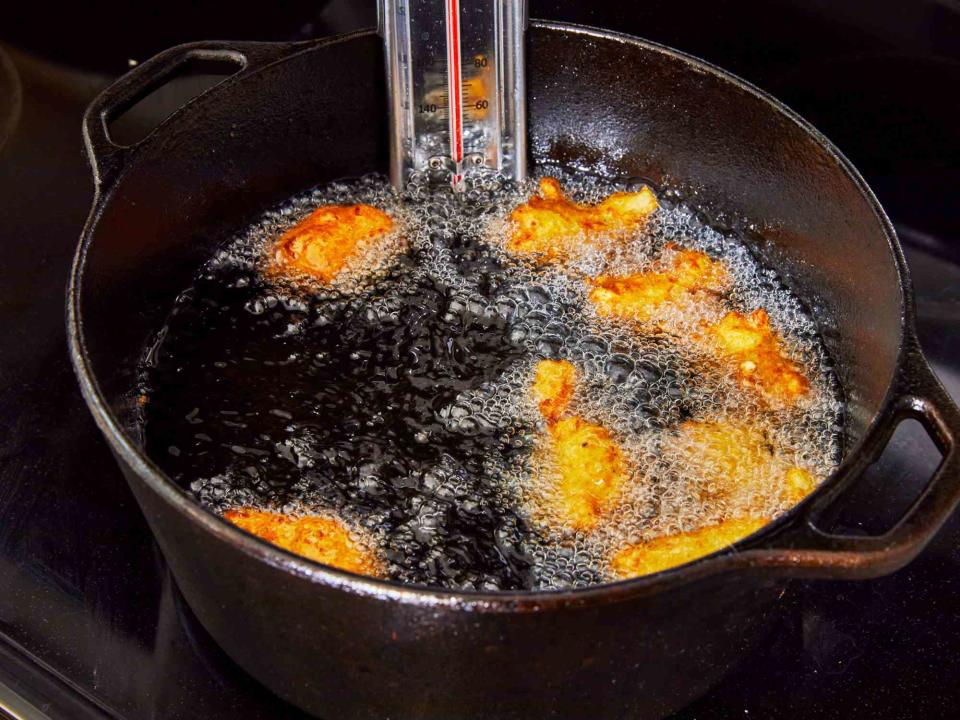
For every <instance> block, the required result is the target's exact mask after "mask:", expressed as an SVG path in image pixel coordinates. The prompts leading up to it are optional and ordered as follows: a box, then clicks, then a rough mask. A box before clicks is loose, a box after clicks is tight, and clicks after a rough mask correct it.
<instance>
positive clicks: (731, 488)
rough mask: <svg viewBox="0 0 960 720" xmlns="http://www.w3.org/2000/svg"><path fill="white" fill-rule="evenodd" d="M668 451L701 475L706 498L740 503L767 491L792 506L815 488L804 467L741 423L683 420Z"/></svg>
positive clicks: (756, 431) (742, 503)
mask: <svg viewBox="0 0 960 720" xmlns="http://www.w3.org/2000/svg"><path fill="white" fill-rule="evenodd" d="M668 452H670V453H671V454H673V455H675V456H676V459H677V460H678V461H679V462H680V463H682V464H683V465H685V466H687V467H692V468H694V469H695V470H696V471H697V472H699V473H700V474H702V476H703V479H704V481H705V488H706V489H705V492H704V494H705V495H706V496H708V497H713V498H722V499H724V500H727V501H729V502H731V503H734V504H737V505H740V506H749V505H750V504H751V501H752V500H753V498H755V497H756V496H762V495H765V494H768V493H769V492H770V491H772V492H773V493H774V495H775V497H776V498H777V500H778V501H779V502H780V503H781V504H783V505H785V506H792V505H796V504H797V503H798V502H800V501H801V500H803V498H805V497H806V496H807V495H809V494H810V493H811V492H812V491H813V489H814V487H815V486H816V481H815V480H814V477H813V475H811V474H810V472H809V471H807V470H805V469H804V468H801V467H798V466H796V465H793V464H791V463H790V462H788V461H787V460H786V459H785V458H784V457H782V456H781V455H780V454H778V453H777V452H776V449H775V448H774V447H773V446H772V445H771V444H770V443H769V442H768V441H767V439H766V438H765V436H764V434H763V432H762V431H760V430H758V429H756V428H753V427H749V426H746V425H741V424H736V423H732V422H700V421H695V420H689V421H687V422H685V423H683V425H681V426H680V431H679V434H678V436H677V438H676V439H675V441H674V442H673V443H672V444H671V445H670V446H669V448H668Z"/></svg>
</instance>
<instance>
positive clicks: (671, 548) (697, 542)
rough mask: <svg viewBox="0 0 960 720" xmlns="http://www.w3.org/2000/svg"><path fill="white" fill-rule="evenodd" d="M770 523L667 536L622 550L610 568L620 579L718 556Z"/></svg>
mask: <svg viewBox="0 0 960 720" xmlns="http://www.w3.org/2000/svg"><path fill="white" fill-rule="evenodd" d="M768 522H770V520H769V519H768V518H732V519H730V520H724V521H723V522H721V523H719V524H717V525H710V526H707V527H702V528H699V529H697V530H693V531H691V532H685V533H678V534H676V535H664V536H662V537H658V538H654V539H653V540H651V541H649V542H645V543H640V544H637V545H630V546H628V547H625V548H623V549H622V550H620V551H619V552H617V553H616V554H615V555H614V556H613V558H612V559H611V560H610V568H611V569H612V570H613V572H614V574H615V575H616V576H617V577H620V578H631V577H639V576H640V575H650V574H652V573H655V572H660V571H661V570H666V569H667V568H671V567H676V566H677V565H684V564H686V563H688V562H692V561H693V560H696V559H697V558H701V557H703V556H705V555H710V554H711V553H715V552H716V551H717V550H720V549H722V548H724V547H726V546H727V545H732V544H733V543H735V542H737V541H738V540H741V539H743V538H745V537H747V536H748V535H752V534H753V533H755V532H756V531H757V530H759V529H760V528H762V527H763V526H764V525H766V524H767V523H768Z"/></svg>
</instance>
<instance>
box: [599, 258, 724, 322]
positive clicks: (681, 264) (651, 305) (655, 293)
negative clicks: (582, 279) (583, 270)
mask: <svg viewBox="0 0 960 720" xmlns="http://www.w3.org/2000/svg"><path fill="white" fill-rule="evenodd" d="M728 283H729V277H728V275H727V271H726V268H725V267H724V266H723V264H722V263H720V262H717V261H716V260H712V259H710V257H709V256H708V255H706V254H705V253H702V252H698V251H696V250H680V251H679V252H678V253H677V254H676V256H675V257H674V259H673V263H672V265H671V266H670V267H669V268H668V269H666V270H662V271H650V272H642V273H635V274H633V275H601V276H600V277H598V278H596V279H594V280H593V281H592V284H593V289H592V290H591V291H590V301H591V302H592V303H593V304H594V306H595V307H596V308H597V312H598V313H599V314H600V315H606V316H610V317H617V318H621V319H625V320H635V321H637V322H649V321H651V320H652V319H654V317H655V314H656V310H657V308H659V307H661V306H663V305H664V304H666V303H671V304H679V303H683V302H685V301H687V300H691V299H693V298H694V297H696V296H698V295H705V294H706V295H717V294H719V293H720V292H722V291H723V290H724V289H725V287H726V285H727V284H728Z"/></svg>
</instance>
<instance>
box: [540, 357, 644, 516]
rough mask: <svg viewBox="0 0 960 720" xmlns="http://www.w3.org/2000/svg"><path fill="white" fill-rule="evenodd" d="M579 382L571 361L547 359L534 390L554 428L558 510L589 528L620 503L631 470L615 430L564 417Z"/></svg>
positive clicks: (551, 446) (549, 449) (552, 462)
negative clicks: (612, 432)
mask: <svg viewBox="0 0 960 720" xmlns="http://www.w3.org/2000/svg"><path fill="white" fill-rule="evenodd" d="M575 383H576V369H575V368H574V366H573V365H571V364H570V363H569V362H567V361H566V360H541V361H540V362H539V363H538V364H537V367H536V370H535V373H534V382H533V388H532V390H533V395H534V397H535V399H536V400H537V401H538V403H539V406H540V412H541V413H542V414H543V417H544V419H545V420H546V421H547V424H548V433H549V438H548V439H549V441H548V443H547V445H546V453H547V459H546V461H547V463H548V465H549V466H550V467H551V468H552V469H553V470H554V471H555V472H556V473H557V475H558V480H557V484H556V486H555V487H554V488H553V493H552V497H551V500H550V502H551V504H552V505H553V510H554V512H556V514H557V515H559V516H560V517H561V518H563V522H564V524H566V525H567V526H569V527H571V528H573V529H575V530H589V529H590V528H592V527H593V526H594V525H596V523H597V522H598V521H599V520H600V518H601V517H602V516H603V515H604V513H606V512H607V511H608V510H609V509H610V508H611V507H612V506H613V505H614V504H615V502H616V500H617V498H618V497H619V494H620V490H621V488H622V486H623V484H624V483H625V482H626V480H627V478H628V477H629V469H628V467H627V461H626V457H625V456H624V454H623V451H622V450H621V449H620V446H619V444H617V441H616V440H615V439H614V438H613V435H612V434H611V433H610V431H609V430H607V429H606V428H604V427H602V426H600V425H595V424H593V423H590V422H587V421H586V420H584V419H583V418H581V417H577V416H575V415H574V416H571V417H566V418H561V416H562V415H563V414H564V413H565V412H566V411H567V409H568V407H569V405H570V399H571V397H572V396H573V390H574V386H575Z"/></svg>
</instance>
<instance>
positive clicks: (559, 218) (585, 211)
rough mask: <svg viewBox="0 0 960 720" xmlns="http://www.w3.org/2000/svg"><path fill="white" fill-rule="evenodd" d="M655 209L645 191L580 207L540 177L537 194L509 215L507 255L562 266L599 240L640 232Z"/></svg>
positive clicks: (555, 182) (550, 180) (650, 194)
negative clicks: (635, 231) (621, 233)
mask: <svg viewBox="0 0 960 720" xmlns="http://www.w3.org/2000/svg"><path fill="white" fill-rule="evenodd" d="M656 209H657V198H656V196H655V195H654V194H653V192H652V191H651V190H650V188H648V187H646V186H644V187H643V188H642V189H641V190H640V191H639V192H616V193H613V194H612V195H610V196H609V197H607V198H606V199H605V200H603V202H601V203H599V204H597V205H583V204H580V203H577V202H574V201H573V200H571V199H570V198H568V197H567V196H566V195H564V194H563V189H562V188H561V186H560V182H559V181H558V180H557V179H556V178H552V177H545V178H542V179H541V180H540V187H539V194H538V195H534V196H533V197H531V198H530V199H529V200H528V201H527V202H526V203H524V204H523V205H520V206H518V207H516V208H514V210H513V212H512V213H511V214H510V222H511V225H512V232H511V234H510V238H509V240H508V241H507V250H508V251H509V252H511V253H513V254H514V255H520V256H533V257H536V259H537V260H538V261H539V262H541V263H551V262H561V261H564V260H568V259H569V258H571V257H574V256H576V255H577V254H578V253H579V251H580V250H581V248H582V244H583V243H584V242H588V243H589V242H590V241H591V240H592V239H593V238H595V237H596V236H598V235H600V234H604V233H612V232H623V231H627V230H632V229H634V228H638V227H642V226H643V225H644V224H645V223H646V220H647V218H648V217H649V216H650V214H651V213H653V211H654V210H656Z"/></svg>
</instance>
